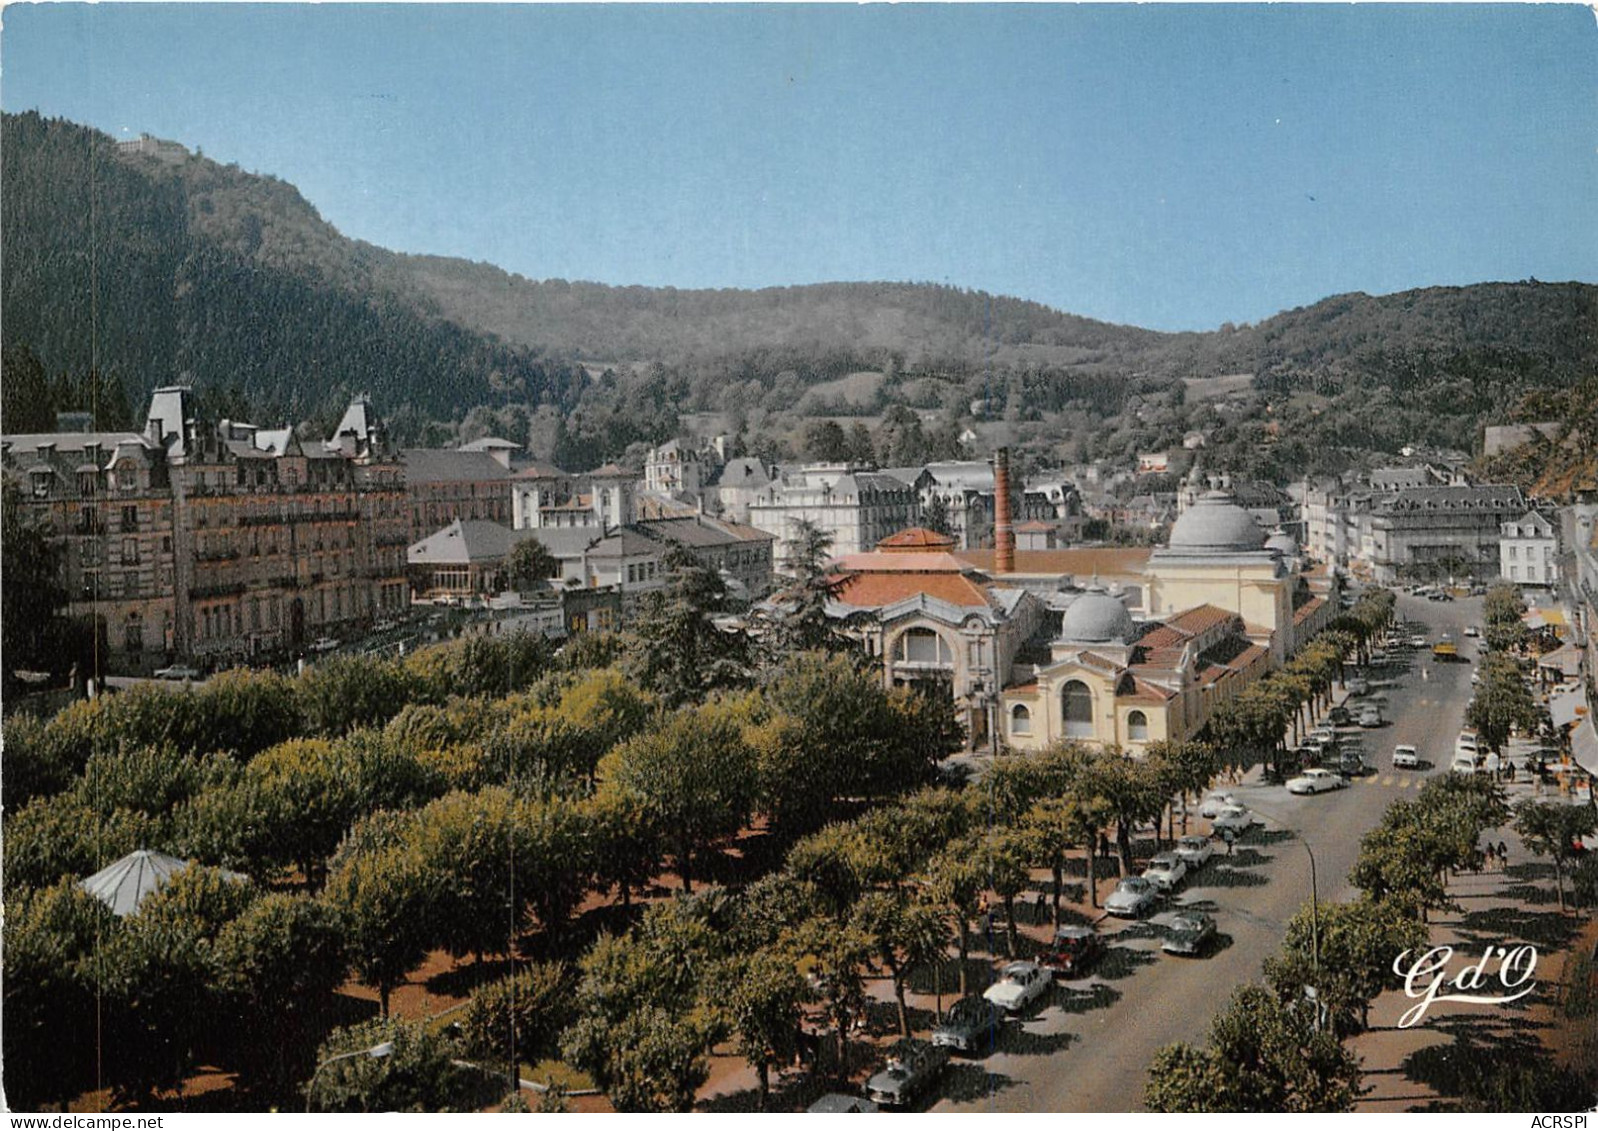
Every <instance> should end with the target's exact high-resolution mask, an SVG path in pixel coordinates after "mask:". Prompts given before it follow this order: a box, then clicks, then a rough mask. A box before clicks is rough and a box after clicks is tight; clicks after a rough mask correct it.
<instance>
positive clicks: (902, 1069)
mask: <svg viewBox="0 0 1598 1131" xmlns="http://www.w3.org/2000/svg"><path fill="white" fill-rule="evenodd" d="M948 1064H949V1050H948V1049H946V1048H942V1047H940V1046H938V1045H934V1044H931V1043H930V1042H927V1041H922V1040H918V1039H917V1038H915V1037H906V1038H905V1039H904V1040H902V1041H900V1042H898V1043H897V1044H896V1045H894V1046H893V1047H892V1048H891V1049H889V1050H888V1063H887V1065H886V1067H884V1068H883V1070H882V1071H881V1072H878V1073H877V1074H876V1075H875V1076H873V1077H871V1079H870V1080H867V1081H866V1096H867V1097H868V1098H870V1100H871V1101H872V1102H873V1103H878V1104H881V1105H882V1106H883V1107H899V1106H902V1105H904V1104H907V1103H909V1102H911V1101H912V1100H914V1099H915V1098H916V1097H917V1096H918V1095H920V1094H921V1093H922V1092H925V1091H926V1090H927V1089H928V1088H930V1087H932V1085H933V1084H934V1083H936V1082H937V1079H938V1077H939V1076H941V1075H942V1074H943V1070H944V1069H945V1068H946V1067H948Z"/></svg>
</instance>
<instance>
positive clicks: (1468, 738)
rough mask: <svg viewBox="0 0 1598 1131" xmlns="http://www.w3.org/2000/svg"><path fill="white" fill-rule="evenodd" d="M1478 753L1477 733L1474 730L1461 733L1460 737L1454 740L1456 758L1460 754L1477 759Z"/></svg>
mask: <svg viewBox="0 0 1598 1131" xmlns="http://www.w3.org/2000/svg"><path fill="white" fill-rule="evenodd" d="M1478 753H1479V751H1478V749H1477V746H1476V732H1475V731H1473V730H1462V731H1460V732H1459V737H1458V738H1456V739H1454V754H1455V756H1456V757H1457V756H1458V755H1460V754H1469V755H1470V756H1471V757H1472V758H1475V757H1476V755H1477V754H1478Z"/></svg>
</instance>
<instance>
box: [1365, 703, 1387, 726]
mask: <svg viewBox="0 0 1598 1131" xmlns="http://www.w3.org/2000/svg"><path fill="white" fill-rule="evenodd" d="M1359 725H1360V726H1362V727H1379V726H1381V725H1382V709H1381V708H1380V707H1378V706H1377V705H1376V704H1374V703H1366V704H1365V705H1364V706H1363V707H1361V708H1360V709H1359Z"/></svg>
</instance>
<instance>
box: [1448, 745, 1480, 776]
mask: <svg viewBox="0 0 1598 1131" xmlns="http://www.w3.org/2000/svg"><path fill="white" fill-rule="evenodd" d="M1448 769H1449V772H1451V773H1455V774H1474V773H1475V772H1476V755H1474V754H1470V753H1465V752H1462V751H1456V752H1455V754H1454V761H1453V763H1452V764H1450V765H1449V767H1448Z"/></svg>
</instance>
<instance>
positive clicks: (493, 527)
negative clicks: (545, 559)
mask: <svg viewBox="0 0 1598 1131" xmlns="http://www.w3.org/2000/svg"><path fill="white" fill-rule="evenodd" d="M520 540H521V539H519V538H517V537H516V532H515V531H514V530H512V529H510V527H508V526H501V525H500V524H499V523H497V522H485V521H483V520H482V519H465V520H462V519H458V518H457V519H456V520H455V521H454V522H451V523H450V524H449V525H448V526H446V527H444V528H443V529H442V530H439V531H437V532H436V533H433V534H429V535H428V536H427V537H426V538H423V539H422V540H421V541H420V542H417V543H416V544H415V545H413V546H411V548H410V549H409V550H408V551H407V552H406V555H405V560H406V561H407V562H409V563H410V564H411V565H467V564H468V563H470V562H485V561H501V560H503V559H504V557H505V555H507V554H509V553H510V551H511V547H512V546H514V545H515V544H516V543H517V542H519V541H520Z"/></svg>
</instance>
